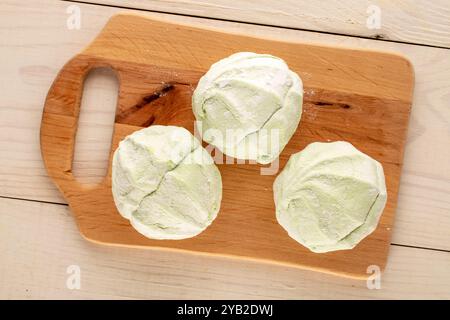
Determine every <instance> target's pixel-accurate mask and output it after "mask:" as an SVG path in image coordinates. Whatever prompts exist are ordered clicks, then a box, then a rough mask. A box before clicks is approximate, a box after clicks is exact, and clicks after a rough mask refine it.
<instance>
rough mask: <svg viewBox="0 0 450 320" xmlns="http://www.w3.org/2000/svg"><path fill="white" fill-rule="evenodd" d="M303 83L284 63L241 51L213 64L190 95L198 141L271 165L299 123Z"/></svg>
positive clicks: (263, 55) (227, 153)
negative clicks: (200, 135) (198, 126)
mask: <svg viewBox="0 0 450 320" xmlns="http://www.w3.org/2000/svg"><path fill="white" fill-rule="evenodd" d="M302 102H303V84H302V81H301V79H300V78H299V76H298V75H297V74H296V73H295V72H293V71H291V70H290V69H289V67H288V66H287V65H286V63H285V62H284V61H283V60H282V59H280V58H277V57H274V56H271V55H268V54H256V53H252V52H240V53H236V54H233V55H231V56H229V57H228V58H225V59H223V60H220V61H218V62H216V63H214V64H213V65H212V66H211V68H210V69H209V71H208V72H207V73H206V74H205V75H204V76H203V77H202V78H201V79H200V81H199V83H198V86H197V88H196V89H195V91H194V94H193V98H192V108H193V112H194V115H195V117H196V119H197V121H201V123H202V133H203V139H204V140H205V141H207V142H208V143H210V144H212V145H214V146H216V147H217V148H218V149H219V150H220V151H222V152H223V153H225V154H226V155H228V156H231V157H235V158H239V159H250V160H256V161H257V162H259V163H263V164H266V163H270V162H272V161H273V160H274V159H275V158H276V157H278V155H279V154H280V153H281V151H282V150H283V148H284V147H285V145H286V144H287V143H288V141H289V139H290V138H291V137H292V135H293V134H294V132H295V130H296V129H297V126H298V124H299V121H300V117H301V113H302Z"/></svg>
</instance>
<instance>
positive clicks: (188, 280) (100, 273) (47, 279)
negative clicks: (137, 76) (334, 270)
mask: <svg viewBox="0 0 450 320" xmlns="http://www.w3.org/2000/svg"><path fill="white" fill-rule="evenodd" d="M0 230H1V232H0V261H1V264H0V298H2V299H12V298H16V299H48V298H54V299H62V298H68V299H81V298H106V299H123V298H137V299H143V298H147V299H169V298H173V299H176V298H180V299H197V298H198V299H201V298H203V299H241V298H242V299H244V298H245V299H312V298H319V299H332V298H334V299H380V298H385V299H398V298H405V299H413V298H414V299H416V298H424V299H430V298H439V299H449V298H450V290H449V288H450V268H449V266H450V253H449V252H438V251H432V250H423V249H414V248H406V247H398V246H392V247H391V252H390V256H389V260H388V265H387V268H386V271H385V273H384V274H383V275H382V277H381V289H380V290H369V289H368V288H367V286H366V282H365V281H359V280H351V279H345V278H340V277H336V276H330V275H326V274H321V273H317V272H312V271H307V270H299V269H294V268H287V267H281V266H274V265H270V264H264V263H255V262H248V261H241V260H237V259H229V258H220V257H207V256H197V255H193V254H188V253H174V252H164V251H157V250H143V249H131V248H118V247H108V246H102V245H97V244H92V243H90V242H88V241H86V240H84V239H82V238H81V236H80V235H79V233H78V231H77V229H76V226H75V223H74V220H73V218H72V216H71V214H70V212H69V210H68V208H67V207H66V206H63V205H55V204H44V203H37V202H30V201H24V200H11V199H0ZM70 265H77V266H79V267H80V271H81V289H80V290H69V289H68V288H67V286H66V281H67V278H68V276H69V275H68V274H67V273H66V271H67V267H68V266H70Z"/></svg>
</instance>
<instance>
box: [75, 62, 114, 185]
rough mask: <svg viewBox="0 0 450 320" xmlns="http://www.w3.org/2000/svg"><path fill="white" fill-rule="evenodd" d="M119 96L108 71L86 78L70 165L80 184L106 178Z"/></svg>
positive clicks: (94, 73) (96, 181)
mask: <svg viewBox="0 0 450 320" xmlns="http://www.w3.org/2000/svg"><path fill="white" fill-rule="evenodd" d="M118 93H119V80H118V79H117V76H116V74H115V73H114V71H113V70H111V69H110V68H96V69H92V70H91V71H90V72H89V73H88V75H87V76H86V79H85V81H84V86H83V92H82V97H81V106H80V115H79V118H78V129H77V133H76V138H75V150H74V156H73V163H72V172H73V175H74V176H75V178H76V179H77V181H78V182H80V183H83V184H98V183H100V182H101V181H102V180H103V178H104V177H105V176H106V174H107V171H108V160H109V152H110V149H111V140H112V134H113V128H114V126H113V125H114V118H115V114H116V107H117V99H118Z"/></svg>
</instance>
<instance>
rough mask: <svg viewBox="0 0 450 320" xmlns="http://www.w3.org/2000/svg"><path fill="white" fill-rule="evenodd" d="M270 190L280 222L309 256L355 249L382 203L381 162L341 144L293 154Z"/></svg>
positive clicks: (313, 145) (315, 145) (369, 230)
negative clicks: (316, 253)
mask: <svg viewBox="0 0 450 320" xmlns="http://www.w3.org/2000/svg"><path fill="white" fill-rule="evenodd" d="M273 188H274V198H275V205H276V217H277V220H278V222H279V223H280V225H281V226H282V227H283V228H284V229H285V230H286V231H287V232H288V234H289V236H291V237H292V238H293V239H294V240H296V241H298V242H299V243H301V244H302V245H304V246H305V247H307V248H309V249H310V250H311V251H313V252H328V251H335V250H344V249H351V248H353V247H355V246H356V245H357V244H358V243H359V242H360V241H361V240H362V239H363V238H365V237H366V236H367V235H369V234H370V233H372V232H373V231H374V230H375V228H376V226H377V224H378V220H379V218H380V216H381V214H382V212H383V209H384V206H385V204H386V185H385V179H384V173H383V167H382V166H381V164H380V163H379V162H377V161H376V160H374V159H372V158H371V157H369V156H368V155H366V154H364V153H362V152H360V151H358V150H357V149H356V148H355V147H353V145H351V144H350V143H348V142H342V141H338V142H332V143H318V142H316V143H311V144H310V145H308V146H307V147H306V148H305V149H303V150H302V151H300V152H298V153H296V154H293V155H292V156H291V157H290V159H289V161H288V163H287V164H286V167H285V168H284V169H283V171H282V172H281V173H280V174H279V175H278V177H277V178H276V180H275V182H274V185H273Z"/></svg>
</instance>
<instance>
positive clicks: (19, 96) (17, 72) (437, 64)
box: [0, 0, 450, 250]
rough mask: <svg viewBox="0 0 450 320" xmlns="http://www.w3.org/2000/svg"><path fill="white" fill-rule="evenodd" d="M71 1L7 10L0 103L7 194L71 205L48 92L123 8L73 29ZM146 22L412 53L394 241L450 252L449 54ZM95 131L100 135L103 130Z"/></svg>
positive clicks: (248, 29) (2, 182) (86, 16)
mask: <svg viewBox="0 0 450 320" xmlns="http://www.w3.org/2000/svg"><path fill="white" fill-rule="evenodd" d="M44 4H45V5H44ZM72 4H73V3H70V2H69V3H64V2H59V1H50V0H44V1H30V2H29V3H28V6H27V8H26V9H25V8H23V6H22V5H20V3H18V2H16V1H13V0H5V1H2V2H1V4H0V15H1V16H2V19H0V41H1V43H2V50H0V57H1V59H0V61H2V62H8V63H3V64H2V73H1V74H0V82H1V84H2V86H3V88H5V90H3V91H2V95H1V96H0V148H1V150H2V151H1V157H0V196H8V197H15V198H24V199H35V200H39V201H50V202H58V203H65V200H64V199H63V198H62V197H61V195H60V193H59V192H58V191H57V189H56V187H55V186H54V184H53V183H52V182H51V181H50V179H49V178H48V175H47V173H46V171H45V168H44V165H43V162H42V158H41V155H40V147H39V128H40V122H41V116H42V107H43V103H44V100H45V95H46V93H47V91H48V88H49V87H50V86H51V83H52V81H53V80H54V78H55V76H56V74H57V72H58V70H59V69H60V68H61V67H62V66H63V65H64V63H65V62H66V61H67V60H68V59H70V58H71V57H72V56H73V55H74V54H76V53H77V52H79V51H81V50H82V49H83V48H84V47H85V46H86V43H89V41H91V40H92V39H93V38H94V37H95V35H96V34H97V33H98V31H99V30H100V29H101V28H102V27H103V25H104V24H105V23H106V21H107V20H108V18H109V17H110V16H111V15H112V14H114V13H116V12H118V11H120V10H118V9H116V8H108V7H100V6H90V5H82V4H77V5H78V6H79V7H80V8H81V10H82V14H83V15H82V17H83V18H82V19H83V23H82V29H81V30H68V29H67V28H66V19H67V17H68V15H67V13H66V8H67V7H68V6H69V5H72ZM43 16H45V17H47V18H48V19H42V17H43ZM148 16H151V17H167V18H170V19H171V21H174V22H181V23H189V24H194V25H198V26H207V27H212V28H216V29H218V30H223V31H229V32H234V33H240V34H247V35H251V36H261V35H264V36H265V37H267V38H270V39H282V40H285V41H308V42H312V43H316V44H327V45H335V46H347V47H349V46H351V47H359V48H367V49H377V50H390V51H394V52H399V53H401V54H403V55H405V56H407V57H408V58H409V59H410V61H411V62H412V63H413V65H414V69H415V73H416V83H415V97H414V102H413V107H412V113H411V121H410V129H409V131H408V139H407V145H406V150H405V163H404V167H403V172H402V179H401V187H400V191H399V202H398V208H397V214H396V218H395V220H396V221H395V228H394V232H393V238H392V241H393V242H394V243H397V244H405V245H413V246H420V247H428V248H436V249H442V250H450V233H449V232H448V226H449V225H450V214H449V213H450V202H449V201H448V197H447V195H448V194H449V193H450V167H449V165H450V163H449V161H448V159H449V158H450V148H448V147H447V146H448V141H450V131H449V130H448V128H449V125H450V112H449V110H450V109H449V108H448V88H449V87H450V59H449V57H450V51H449V50H445V49H437V48H427V47H419V46H413V45H403V44H397V43H390V42H385V41H371V40H364V39H358V38H352V37H338V36H332V35H327V34H320V33H314V32H303V31H294V30H285V29H278V28H268V27H258V26H252V25H246V24H239V23H227V22H222V21H215V20H207V19H194V18H187V17H180V16H174V15H162V14H154V13H148ZM11 26H15V27H14V28H11ZM18 48H20V50H18ZM106 116H109V114H108V113H105V117H106ZM92 130H94V131H95V130H97V131H98V132H99V133H98V134H99V135H100V134H102V131H101V130H102V128H101V127H95V128H92ZM86 143H91V147H90V149H95V148H99V147H101V146H99V145H98V144H96V143H95V141H94V142H89V141H86ZM81 151H82V150H81ZM88 156H89V155H82V156H81V157H80V159H84V158H88ZM82 165H83V166H84V167H88V166H90V167H91V170H90V171H91V172H92V174H93V175H95V177H94V178H96V177H100V178H101V174H102V172H103V170H104V169H105V168H101V167H100V163H99V162H98V161H96V160H95V159H94V160H92V158H91V159H90V162H89V163H82ZM98 167H99V168H100V169H99V170H94V169H96V168H98Z"/></svg>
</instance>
